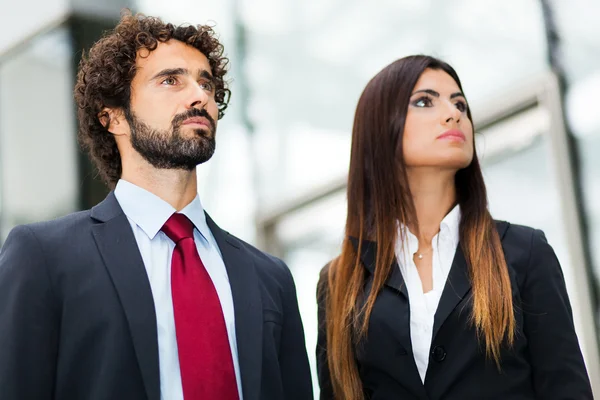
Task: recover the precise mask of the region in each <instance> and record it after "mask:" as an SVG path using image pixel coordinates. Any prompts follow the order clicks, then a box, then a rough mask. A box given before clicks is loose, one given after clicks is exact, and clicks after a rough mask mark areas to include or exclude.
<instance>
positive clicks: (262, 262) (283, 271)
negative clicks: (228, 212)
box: [224, 231, 291, 280]
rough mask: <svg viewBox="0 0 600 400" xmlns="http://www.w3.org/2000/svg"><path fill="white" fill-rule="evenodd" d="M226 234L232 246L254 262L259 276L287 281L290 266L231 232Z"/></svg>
mask: <svg viewBox="0 0 600 400" xmlns="http://www.w3.org/2000/svg"><path fill="white" fill-rule="evenodd" d="M224 234H225V235H227V239H228V241H229V242H230V243H231V244H233V245H234V246H236V247H238V248H239V249H240V250H241V251H243V252H244V253H245V256H246V257H248V258H249V260H252V263H253V264H254V268H255V269H256V272H257V273H258V274H259V275H262V276H269V277H271V278H278V280H280V279H283V280H287V277H288V276H289V275H290V274H291V273H290V270H289V268H288V266H287V265H286V264H285V262H284V261H283V260H282V259H280V258H279V257H276V256H274V255H271V254H269V253H267V252H265V251H262V250H260V249H259V248H257V247H256V246H254V245H252V244H250V243H248V242H246V241H244V240H242V239H240V238H238V237H236V236H234V235H232V234H230V233H229V232H226V231H225V232H224Z"/></svg>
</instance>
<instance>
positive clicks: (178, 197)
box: [121, 167, 198, 211]
mask: <svg viewBox="0 0 600 400" xmlns="http://www.w3.org/2000/svg"><path fill="white" fill-rule="evenodd" d="M121 179H124V180H126V181H128V182H130V183H133V184H134V185H136V186H139V187H141V188H142V189H145V190H147V191H149V192H150V193H152V194H154V195H156V196H158V197H160V198H161V199H163V200H164V201H166V202H167V203H169V204H170V205H171V206H173V208H175V209H176V210H177V211H181V210H182V209H183V208H185V207H186V206H187V205H188V204H190V203H191V202H192V201H193V200H194V198H195V197H196V195H197V193H198V182H197V180H196V179H197V177H196V170H195V169H194V170H192V171H185V170H181V169H156V168H153V167H147V168H136V169H127V168H123V174H122V175H121Z"/></svg>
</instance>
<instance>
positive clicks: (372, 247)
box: [350, 237, 408, 299]
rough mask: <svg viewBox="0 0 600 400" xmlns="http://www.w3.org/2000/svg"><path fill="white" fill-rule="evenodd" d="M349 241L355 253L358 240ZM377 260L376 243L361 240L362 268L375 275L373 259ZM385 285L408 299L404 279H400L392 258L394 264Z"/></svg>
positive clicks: (351, 239)
mask: <svg viewBox="0 0 600 400" xmlns="http://www.w3.org/2000/svg"><path fill="white" fill-rule="evenodd" d="M350 241H351V242H352V244H353V245H354V248H355V249H356V251H358V239H356V238H353V237H351V238H350ZM376 258H377V243H375V242H371V241H369V240H363V244H362V248H361V253H360V261H362V263H363V265H364V267H365V268H366V269H367V270H368V271H369V272H370V273H371V275H374V274H375V259H376ZM385 285H386V286H387V287H389V288H392V289H394V290H396V291H397V292H400V293H402V294H403V295H404V297H405V298H406V299H408V290H407V289H406V284H405V283H404V278H402V273H401V272H400V268H399V267H398V262H397V261H396V259H395V258H394V263H393V265H392V270H391V272H390V276H388V278H387V280H386V281H385Z"/></svg>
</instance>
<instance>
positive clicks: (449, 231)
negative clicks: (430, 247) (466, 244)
mask: <svg viewBox="0 0 600 400" xmlns="http://www.w3.org/2000/svg"><path fill="white" fill-rule="evenodd" d="M461 216H462V214H461V211H460V205H458V204H457V205H456V206H454V208H453V209H452V211H450V212H449V213H448V214H447V215H446V216H445V217H444V219H443V220H442V222H441V223H440V233H439V234H440V235H442V236H447V238H448V239H449V240H451V241H452V247H456V246H458V242H459V240H460V231H459V227H460V219H461ZM444 239H445V238H444Z"/></svg>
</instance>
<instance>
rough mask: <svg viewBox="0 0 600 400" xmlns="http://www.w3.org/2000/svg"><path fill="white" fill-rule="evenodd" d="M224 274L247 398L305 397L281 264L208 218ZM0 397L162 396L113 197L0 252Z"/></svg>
mask: <svg viewBox="0 0 600 400" xmlns="http://www.w3.org/2000/svg"><path fill="white" fill-rule="evenodd" d="M207 222H208V226H209V227H210V229H211V231H212V233H213V235H214V237H215V239H216V241H217V244H218V246H219V249H220V250H221V253H222V255H223V261H224V263H225V266H226V268H227V273H228V275H229V281H230V284H231V291H232V294H233V302H234V308H235V322H236V335H237V347H238V354H239V363H240V370H241V380H242V391H243V396H244V400H259V399H260V400H267V399H271V400H281V399H297V400H306V399H312V398H313V393H312V382H311V377H310V370H309V365H308V359H307V354H306V347H305V344H304V332H303V328H302V322H301V320H300V315H299V312H298V304H297V299H296V293H295V288H294V282H293V280H292V275H291V274H290V271H289V270H288V268H287V267H286V265H285V264H284V263H283V262H281V261H280V260H278V259H276V258H274V257H271V256H269V255H267V254H265V253H262V252H261V251H259V250H257V249H255V248H254V247H252V246H250V245H248V244H246V243H244V242H243V241H241V240H239V239H237V238H235V237H233V236H232V235H230V234H228V233H227V232H224V231H222V230H221V229H220V228H219V227H218V226H217V225H215V223H214V222H213V221H212V219H210V217H208V216H207ZM0 398H1V399H2V400H29V399H31V400H45V399H59V400H84V399H85V400H116V399H123V400H125V399H127V400H137V399H140V400H141V399H144V400H159V399H160V382H159V359H158V343H157V327H156V315H155V311H154V302H153V298H152V292H151V290H150V283H149V281H148V278H147V275H146V270H145V268H144V264H143V261H142V258H141V255H140V252H139V250H138V248H137V244H136V241H135V237H134V235H133V232H132V230H131V226H130V225H129V222H128V220H127V217H126V216H125V214H124V213H123V211H122V210H121V207H120V206H119V204H118V202H117V201H116V198H115V197H114V194H112V193H111V194H109V196H108V197H107V198H106V199H105V200H104V201H103V202H102V203H100V204H99V205H97V206H96V207H94V208H92V209H91V210H88V211H83V212H79V213H76V214H72V215H69V216H67V217H64V218H61V219H58V220H55V221H50V222H42V223H36V224H32V225H25V226H19V227H16V228H15V229H13V230H12V232H11V233H10V235H9V236H8V238H7V240H6V243H5V245H4V247H3V249H2V252H1V253H0Z"/></svg>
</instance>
